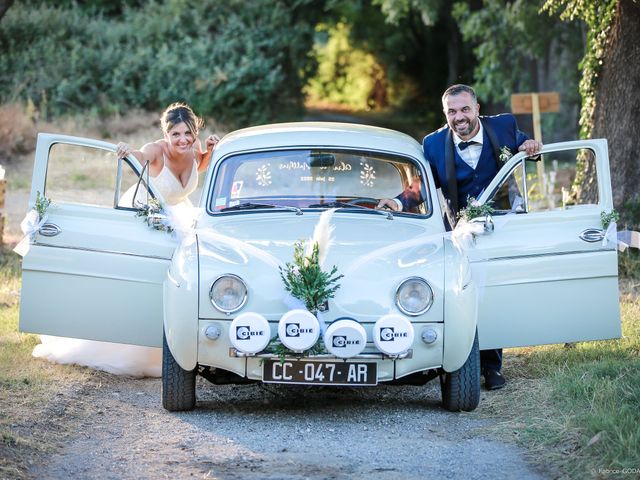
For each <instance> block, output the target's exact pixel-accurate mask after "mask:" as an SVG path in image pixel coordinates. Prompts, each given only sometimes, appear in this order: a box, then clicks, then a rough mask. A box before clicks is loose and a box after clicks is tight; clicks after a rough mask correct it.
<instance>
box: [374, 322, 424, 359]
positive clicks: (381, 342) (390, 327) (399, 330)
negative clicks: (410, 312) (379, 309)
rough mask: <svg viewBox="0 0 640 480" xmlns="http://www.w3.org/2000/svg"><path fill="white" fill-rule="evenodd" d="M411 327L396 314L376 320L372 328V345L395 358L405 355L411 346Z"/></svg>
mask: <svg viewBox="0 0 640 480" xmlns="http://www.w3.org/2000/svg"><path fill="white" fill-rule="evenodd" d="M413 337H414V332H413V325H411V322H410V321H409V320H408V319H407V318H405V317H403V316H402V315H399V314H397V313H390V314H388V315H385V316H384V317H382V318H380V319H378V321H377V322H376V323H375V324H374V326H373V343H375V345H376V348H377V349H378V350H380V351H381V352H382V353H384V354H386V355H389V356H395V355H401V354H403V353H405V352H406V351H407V350H409V349H410V348H411V346H412V345H413Z"/></svg>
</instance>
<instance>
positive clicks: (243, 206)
mask: <svg viewBox="0 0 640 480" xmlns="http://www.w3.org/2000/svg"><path fill="white" fill-rule="evenodd" d="M260 208H274V209H277V210H287V211H289V212H296V215H302V210H301V209H299V208H298V207H290V206H288V205H272V204H270V203H253V202H243V203H239V204H238V205H233V206H232V207H226V208H223V209H222V210H220V211H221V212H231V211H233V210H256V209H260Z"/></svg>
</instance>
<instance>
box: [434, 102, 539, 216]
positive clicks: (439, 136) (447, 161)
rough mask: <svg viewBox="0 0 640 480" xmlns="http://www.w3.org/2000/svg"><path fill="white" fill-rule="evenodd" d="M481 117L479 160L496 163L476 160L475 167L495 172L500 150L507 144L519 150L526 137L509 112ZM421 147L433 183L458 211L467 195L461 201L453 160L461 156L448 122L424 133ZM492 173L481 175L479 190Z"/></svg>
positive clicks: (457, 159) (512, 149) (514, 152)
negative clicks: (481, 136)
mask: <svg viewBox="0 0 640 480" xmlns="http://www.w3.org/2000/svg"><path fill="white" fill-rule="evenodd" d="M480 120H481V121H482V125H483V128H484V139H483V142H482V155H481V160H480V162H486V161H494V162H495V163H496V165H495V166H494V165H490V166H488V165H484V164H481V163H478V166H477V167H476V170H478V169H482V168H494V169H495V172H497V170H498V169H499V167H500V166H501V165H500V161H499V158H498V155H499V154H500V150H501V149H502V148H503V147H507V148H509V150H510V151H511V153H512V154H514V155H515V154H516V153H517V152H518V147H519V146H520V145H522V143H523V142H524V141H525V140H527V139H528V138H529V137H528V136H527V135H526V134H525V133H523V132H521V131H520V130H518V125H517V123H516V119H515V117H514V116H513V115H511V114H509V113H504V114H501V115H496V116H491V117H487V116H481V117H480ZM422 148H423V150H424V156H425V158H426V160H427V161H428V162H429V164H430V166H431V170H432V172H433V175H434V178H435V182H436V187H438V188H442V193H443V195H444V196H445V198H446V199H447V200H448V201H449V202H450V207H451V209H452V211H453V212H454V213H457V211H458V209H459V206H460V203H462V205H461V206H464V203H466V199H464V200H463V201H462V202H461V201H460V199H459V198H458V194H457V185H456V172H455V163H456V161H458V162H462V159H461V158H460V156H459V155H458V152H457V151H456V149H455V147H454V144H453V135H452V133H451V130H450V129H449V126H448V125H445V126H444V127H442V128H441V129H439V130H436V131H435V132H433V133H430V134H429V135H427V136H426V137H424V140H423V141H422ZM487 150H488V151H487ZM493 175H495V173H494V174H493ZM493 175H490V176H484V178H482V180H481V182H482V183H483V185H478V187H479V188H480V189H481V190H482V189H484V188H486V187H487V185H489V182H490V181H491V180H492V179H493Z"/></svg>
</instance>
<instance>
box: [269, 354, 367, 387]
mask: <svg viewBox="0 0 640 480" xmlns="http://www.w3.org/2000/svg"><path fill="white" fill-rule="evenodd" d="M262 381H263V382H265V383H298V384H305V385H310V384H312V385H349V386H354V385H377V384H378V364H377V363H373V362H364V363H349V362H309V361H304V360H295V361H291V360H286V361H285V362H284V363H282V362H280V360H277V359H273V360H272V359H267V360H265V361H264V363H263V366H262Z"/></svg>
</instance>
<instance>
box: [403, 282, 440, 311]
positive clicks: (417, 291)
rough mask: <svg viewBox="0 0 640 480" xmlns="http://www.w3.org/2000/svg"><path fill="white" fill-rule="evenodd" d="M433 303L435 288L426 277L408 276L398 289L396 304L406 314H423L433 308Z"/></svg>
mask: <svg viewBox="0 0 640 480" xmlns="http://www.w3.org/2000/svg"><path fill="white" fill-rule="evenodd" d="M432 303H433V290H431V287H430V286H429V283H427V281H426V280H425V279H424V278H420V277H410V278H407V279H406V280H404V281H403V282H402V283H401V284H400V285H399V286H398V288H397V290H396V305H397V306H398V308H399V309H400V311H401V312H402V313H404V314H405V315H409V316H411V317H416V316H418V315H422V314H423V313H425V312H426V311H427V310H429V308H431V304H432Z"/></svg>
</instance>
